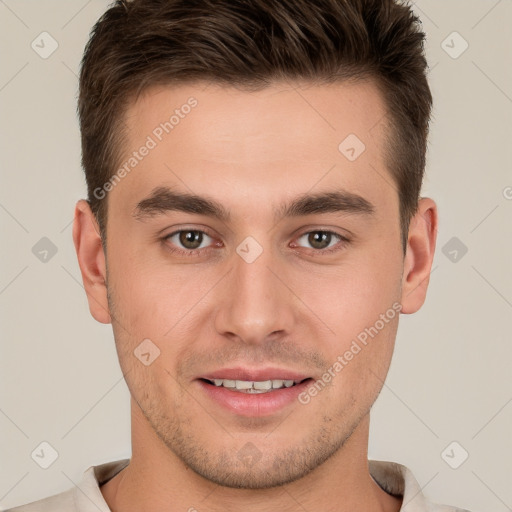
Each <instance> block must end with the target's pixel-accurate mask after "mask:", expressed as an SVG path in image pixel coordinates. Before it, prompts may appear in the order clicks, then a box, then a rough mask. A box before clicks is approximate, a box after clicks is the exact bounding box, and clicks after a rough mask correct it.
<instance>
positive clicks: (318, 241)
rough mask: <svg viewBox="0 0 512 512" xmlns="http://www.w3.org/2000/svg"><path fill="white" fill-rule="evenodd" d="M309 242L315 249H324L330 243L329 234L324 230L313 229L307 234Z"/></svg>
mask: <svg viewBox="0 0 512 512" xmlns="http://www.w3.org/2000/svg"><path fill="white" fill-rule="evenodd" d="M308 238H309V240H308V241H309V243H310V244H311V246H312V247H314V248H315V249H324V248H325V247H328V246H329V244H330V243H331V234H330V233H326V232H325V231H315V232H314V233H310V235H309V237H308Z"/></svg>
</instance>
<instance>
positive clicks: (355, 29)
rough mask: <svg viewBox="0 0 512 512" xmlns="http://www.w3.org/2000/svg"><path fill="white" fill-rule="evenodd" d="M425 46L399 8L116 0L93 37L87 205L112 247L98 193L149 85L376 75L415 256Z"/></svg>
mask: <svg viewBox="0 0 512 512" xmlns="http://www.w3.org/2000/svg"><path fill="white" fill-rule="evenodd" d="M424 39H425V35H424V33H423V32H422V31H421V30H420V21H419V19H418V17H417V16H415V15H414V13H413V12H412V9H411V7H410V6H409V5H407V4H406V3H404V2H401V1H399V0H396V1H395V0H314V1H312V0H132V1H128V0H117V1H115V2H114V3H113V4H112V6H111V7H110V8H109V9H108V10H107V11H106V12H105V14H104V15H103V16H102V17H101V18H100V20H99V21H98V22H97V23H96V25H95V26H94V28H93V30H92V32H91V37H90V39H89V42H88V44H87V46H86V49H85V53H84V57H83V60H82V66H81V71H80V92H79V102H78V110H79V116H80V129H81V135H82V164H83V167H84V170H85V176H86V181H87V188H88V201H89V204H90V205H91V209H92V211H93V213H94V214H95V216H96V218H97V220H98V224H99V227H100V231H101V234H102V239H103V242H105V237H106V218H107V199H108V197H105V199H102V198H98V197H97V193H95V190H98V189H101V187H103V186H104V184H105V183H106V182H108V181H109V179H110V178H111V177H112V176H113V174H114V173H115V171H116V166H117V165H119V162H120V159H121V156H122V155H121V152H122V143H123V130H122V125H123V123H122V121H123V117H124V113H125V111H126V108H127V106H128V104H129V102H130V100H133V99H134V98H135V97H136V96H137V95H138V94H140V93H141V92H143V91H144V90H145V89H146V88H148V87H150V86H154V85H172V84H178V83H184V82H194V81H204V80H206V81H211V82H215V83H219V84H226V85H227V86H229V85H231V86H237V87H251V88H264V87H266V86H268V85H270V84H271V83H272V82H275V81H278V80H283V79H284V80H307V81H312V82H314V83H318V84H321V83H331V82H336V81H343V80H348V79H373V80H374V81H375V83H376V84H377V86H378V87H379V89H380V91H381V93H382V95H383V98H384V101H385V103H386V107H387V113H388V116H387V118H388V119H387V120H388V122H389V127H390V130H389V136H388V137H387V141H386V142H387V151H386V164H387V166H388V169H389V171H390V173H391V175H392V176H393V178H394V181H395V185H396V188H397V190H398V196H399V201H400V225H401V229H402V242H403V245H404V250H405V247H406V242H407V234H408V227H409V222H410V218H411V216H412V215H414V213H415V212H416V209H417V206H418V199H419V194H420V189H421V184H422V180H423V173H424V168H425V154H426V146H427V135H428V124H429V119H430V112H431V108H432V96H431V92H430V88H429V86H428V82H427V77H426V72H427V62H426V59H425V56H424Z"/></svg>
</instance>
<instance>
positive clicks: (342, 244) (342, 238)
mask: <svg viewBox="0 0 512 512" xmlns="http://www.w3.org/2000/svg"><path fill="white" fill-rule="evenodd" d="M186 232H194V233H202V234H203V235H207V236H209V237H210V238H212V239H213V238H214V237H213V235H211V234H209V233H208V232H207V231H205V230H202V229H179V230H177V231H173V232H172V233H169V234H168V235H166V236H164V237H163V238H162V241H163V242H164V243H165V244H166V246H167V248H168V250H169V251H171V252H172V253H173V254H177V255H178V256H185V257H194V256H199V255H201V254H204V253H209V252H210V251H211V250H212V249H215V247H212V246H208V247H204V248H202V249H192V250H186V249H176V248H170V247H169V245H168V244H167V242H168V241H169V240H170V239H171V238H172V237H173V236H174V235H178V234H180V233H186ZM311 233H327V234H330V235H333V236H334V237H336V238H338V240H339V241H338V243H337V244H335V245H334V246H333V247H330V248H326V249H309V250H308V252H310V253H312V254H315V255H326V254H332V253H335V252H338V251H340V250H342V249H343V248H345V246H346V245H348V244H349V243H350V240H349V239H348V238H347V237H345V236H343V235H340V234H339V233H336V232H335V231H331V230H328V229H313V230H311V231H305V232H304V233H302V234H300V235H299V236H298V237H297V239H300V238H302V237H303V236H305V235H309V234H311ZM306 249H307V248H306Z"/></svg>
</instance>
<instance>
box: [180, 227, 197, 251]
mask: <svg viewBox="0 0 512 512" xmlns="http://www.w3.org/2000/svg"><path fill="white" fill-rule="evenodd" d="M202 241H203V234H202V233H201V232H200V231H182V232H181V233H180V243H181V244H183V246H184V247H186V248H187V249H197V248H198V247H199V246H200V245H201V242H202Z"/></svg>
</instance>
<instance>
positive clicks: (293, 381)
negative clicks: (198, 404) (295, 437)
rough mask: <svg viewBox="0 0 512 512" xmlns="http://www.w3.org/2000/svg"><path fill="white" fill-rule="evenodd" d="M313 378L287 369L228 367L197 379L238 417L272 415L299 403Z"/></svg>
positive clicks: (213, 399)
mask: <svg viewBox="0 0 512 512" xmlns="http://www.w3.org/2000/svg"><path fill="white" fill-rule="evenodd" d="M311 382H313V378H312V377H309V376H307V375H304V374H300V373H297V372H292V371H289V370H285V369H281V370H280V369H266V370H265V369H263V370H247V369H240V368H238V369H224V370H219V371H216V372H213V373H210V374H208V375H204V376H201V377H199V378H197V379H196V383H197V384H198V385H199V388H200V389H201V390H202V392H203V393H204V395H205V396H206V397H207V398H208V399H209V400H210V401H211V403H212V404H213V405H214V406H215V407H218V406H220V407H221V410H224V411H228V412H229V413H231V414H234V415H236V416H245V417H269V416H272V415H275V414H280V413H282V412H283V410H284V409H286V408H289V407H291V406H293V405H294V404H295V405H297V404H299V400H298V396H299V395H300V393H301V392H303V391H305V389H306V388H307V387H308V386H309V385H310V384H311Z"/></svg>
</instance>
